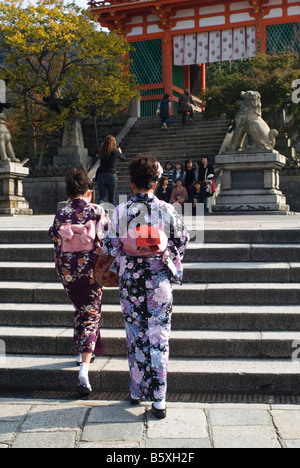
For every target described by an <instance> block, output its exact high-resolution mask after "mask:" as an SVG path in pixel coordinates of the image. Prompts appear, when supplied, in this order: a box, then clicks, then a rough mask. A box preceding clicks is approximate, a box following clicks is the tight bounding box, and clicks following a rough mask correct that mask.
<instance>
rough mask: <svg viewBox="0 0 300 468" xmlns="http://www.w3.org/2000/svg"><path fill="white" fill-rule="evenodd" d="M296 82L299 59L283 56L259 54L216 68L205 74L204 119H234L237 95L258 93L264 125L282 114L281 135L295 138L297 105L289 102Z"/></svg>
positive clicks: (292, 56) (289, 55) (298, 72)
mask: <svg viewBox="0 0 300 468" xmlns="http://www.w3.org/2000/svg"><path fill="white" fill-rule="evenodd" d="M299 78H300V56H299V55H298V54H296V53H293V52H291V53H289V52H284V53H280V54H278V55H265V54H260V55H257V56H256V57H254V58H252V59H249V60H247V61H241V62H239V63H236V64H233V65H232V68H231V69H230V68H229V63H225V64H217V65H215V66H214V67H213V68H212V69H211V70H210V71H209V79H208V85H209V87H208V89H207V91H206V93H205V95H204V98H205V101H206V112H205V116H206V118H208V119H211V118H214V117H218V116H220V115H222V114H226V115H227V117H228V118H230V119H232V120H233V119H234V116H235V114H236V111H237V110H238V107H239V100H240V94H241V91H248V90H253V91H258V92H259V93H260V94H261V96H262V106H263V107H262V111H263V115H264V118H265V119H266V120H267V121H272V119H273V116H274V114H275V113H276V112H278V111H282V110H285V111H286V112H287V114H288V116H289V119H290V120H289V123H288V124H286V126H285V128H284V132H287V133H288V134H289V135H290V136H293V137H294V138H297V136H296V135H297V134H298V137H299V128H300V127H299V124H300V115H299V114H300V113H299V104H296V103H294V102H293V100H292V93H293V91H294V89H293V88H292V83H293V82H294V80H296V79H299Z"/></svg>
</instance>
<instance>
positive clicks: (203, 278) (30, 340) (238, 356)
mask: <svg viewBox="0 0 300 468" xmlns="http://www.w3.org/2000/svg"><path fill="white" fill-rule="evenodd" d="M299 240H300V231H299V229H289V230H285V229H272V230H267V229H265V230H253V229H249V230H248V229H243V230H242V229H238V230H235V229H222V228H219V229H217V230H212V229H206V231H205V243H204V244H197V243H193V242H192V243H191V244H190V246H189V248H188V251H187V255H186V257H185V279H184V285H183V286H182V287H180V286H177V285H176V286H174V297H175V301H174V303H175V306H174V314H173V326H172V327H173V331H172V335H171V359H170V367H169V379H168V387H169V392H171V393H196V394H198V393H207V392H209V393H231V392H234V393H256V394H257V393H261V394H280V393H281V394H291V393H294V392H299V391H300V372H299V370H300V364H299V363H294V362H292V353H293V352H294V351H295V349H293V347H292V346H293V343H294V342H296V341H299V342H300V320H299V319H300V308H299V304H300V284H299V280H300V243H299ZM0 243H1V244H0V339H1V340H3V341H4V342H5V345H6V351H7V355H6V363H5V364H3V363H1V359H0V388H13V389H17V388H24V387H25V388H26V389H35V390H73V389H74V388H75V387H76V384H77V375H78V368H77V367H76V365H75V356H74V344H73V330H72V317H73V309H72V306H71V305H70V304H69V301H68V299H67V297H66V295H65V293H64V290H63V288H62V286H61V285H60V283H59V281H58V279H57V277H56V273H55V270H54V264H53V247H52V245H51V244H50V243H49V242H48V238H47V233H46V231H45V229H40V230H36V231H34V230H32V231H28V230H15V229H13V228H11V229H7V230H1V239H0ZM101 334H102V338H103V342H104V356H103V357H101V358H97V360H96V362H95V363H94V364H92V365H91V383H92V386H93V389H94V390H95V391H99V392H100V391H101V392H116V391H118V392H122V391H124V392H126V391H127V390H128V379H129V376H128V366H127V359H126V346H125V332H124V325H123V317H122V314H121V308H120V305H119V300H118V291H117V289H106V290H105V291H104V295H103V315H102V323H101ZM298 347H300V345H298ZM0 358H1V356H0Z"/></svg>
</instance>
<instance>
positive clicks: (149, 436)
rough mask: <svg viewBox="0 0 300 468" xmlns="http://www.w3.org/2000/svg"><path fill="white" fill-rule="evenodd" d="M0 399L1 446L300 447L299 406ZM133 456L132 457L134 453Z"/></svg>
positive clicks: (127, 447)
mask: <svg viewBox="0 0 300 468" xmlns="http://www.w3.org/2000/svg"><path fill="white" fill-rule="evenodd" d="M149 410H150V405H149V404H142V405H140V406H138V407H131V406H130V405H129V402H127V401H67V402H66V401H65V400H64V401H61V400H36V399H34V400H30V399H27V400H24V399H11V398H7V399H6V398H0V448H10V447H11V448H47V447H50V448H107V449H113V448H114V449H118V448H119V449H122V448H126V449H136V448H149V449H169V451H170V449H171V450H172V449H185V448H189V449H197V448H198V449H199V448H300V411H299V410H300V406H297V405H273V404H247V405H246V404H240V403H239V404H232V403H230V404H229V403H227V404H224V403H223V404H220V403H215V404H205V403H169V405H168V414H167V418H166V419H165V420H163V421H157V420H156V419H155V418H154V417H153V416H152V414H151V413H150V411H149ZM133 453H135V452H134V451H133Z"/></svg>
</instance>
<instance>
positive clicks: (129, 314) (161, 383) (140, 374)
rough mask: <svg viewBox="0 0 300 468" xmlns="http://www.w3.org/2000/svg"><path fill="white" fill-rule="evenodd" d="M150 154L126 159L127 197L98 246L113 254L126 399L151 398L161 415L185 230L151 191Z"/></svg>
mask: <svg viewBox="0 0 300 468" xmlns="http://www.w3.org/2000/svg"><path fill="white" fill-rule="evenodd" d="M160 169H161V166H160V164H159V163H158V161H157V160H156V159H155V158H151V157H148V156H145V155H138V156H137V157H136V158H135V159H134V160H133V161H132V162H131V164H130V167H129V170H130V176H131V188H132V191H133V193H134V196H133V198H131V199H130V200H129V201H128V202H127V203H124V204H122V205H119V206H118V207H117V208H116V209H115V212H114V215H113V219H112V225H111V229H110V231H109V233H108V235H107V237H106V239H105V241H104V245H103V252H104V253H107V254H109V255H112V256H114V257H116V259H115V261H114V263H113V265H112V268H111V269H112V271H114V272H115V273H118V274H119V277H120V301H121V306H122V310H123V314H124V317H125V328H126V335H127V351H128V361H129V369H130V381H131V383H130V390H131V403H132V404H139V403H140V401H141V399H144V400H148V401H153V402H154V403H153V405H152V412H153V414H154V415H155V417H157V418H159V419H163V418H165V417H166V391H167V371H168V359H169V338H170V332H171V314H172V304H173V295H172V286H171V280H174V281H176V282H178V283H181V281H182V273H183V271H182V264H181V260H182V258H183V255H184V253H185V249H186V246H187V243H188V241H189V234H188V232H187V231H186V229H185V227H184V225H183V223H182V220H181V219H180V217H179V216H178V214H177V213H176V211H175V209H174V208H173V207H172V206H171V205H169V204H168V203H165V202H164V201H161V200H159V199H158V198H157V197H155V196H154V191H155V189H156V187H157V182H158V179H159V177H160V176H161V173H162V170H160Z"/></svg>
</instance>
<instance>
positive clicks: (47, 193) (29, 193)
mask: <svg viewBox="0 0 300 468" xmlns="http://www.w3.org/2000/svg"><path fill="white" fill-rule="evenodd" d="M23 191H24V196H25V198H26V200H27V201H28V202H29V207H30V208H31V209H32V210H33V213H34V214H54V213H56V211H57V203H58V202H60V201H63V200H66V198H67V196H66V183H65V178H64V177H33V178H30V177H29V178H27V179H25V180H24V183H23Z"/></svg>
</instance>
